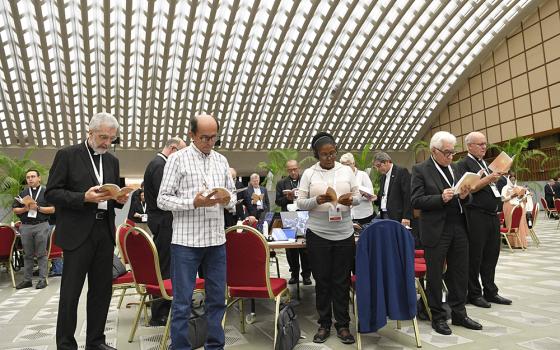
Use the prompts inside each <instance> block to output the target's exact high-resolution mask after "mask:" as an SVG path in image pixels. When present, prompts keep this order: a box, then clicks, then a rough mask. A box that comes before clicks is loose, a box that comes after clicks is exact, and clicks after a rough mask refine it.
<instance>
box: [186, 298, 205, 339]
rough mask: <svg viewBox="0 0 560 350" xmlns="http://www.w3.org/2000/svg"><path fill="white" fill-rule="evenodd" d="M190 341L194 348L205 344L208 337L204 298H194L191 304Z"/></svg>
mask: <svg viewBox="0 0 560 350" xmlns="http://www.w3.org/2000/svg"><path fill="white" fill-rule="evenodd" d="M188 333H189V334H188V339H189V343H191V348H192V349H197V348H200V347H203V346H204V343H205V342H206V338H207V337H208V320H207V319H206V312H205V310H204V300H196V299H195V298H193V301H192V304H191V316H190V317H189V332H188Z"/></svg>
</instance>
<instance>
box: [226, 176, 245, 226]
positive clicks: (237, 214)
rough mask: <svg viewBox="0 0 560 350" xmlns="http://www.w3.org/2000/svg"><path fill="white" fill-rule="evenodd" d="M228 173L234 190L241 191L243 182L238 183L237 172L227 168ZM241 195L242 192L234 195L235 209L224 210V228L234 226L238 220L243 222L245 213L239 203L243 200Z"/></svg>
mask: <svg viewBox="0 0 560 350" xmlns="http://www.w3.org/2000/svg"><path fill="white" fill-rule="evenodd" d="M229 173H230V175H231V178H232V179H233V182H235V189H236V190H240V189H243V187H245V186H244V185H243V182H241V181H239V180H238V179H237V171H236V170H235V169H234V168H229ZM243 193H244V191H241V192H237V193H236V194H235V196H236V198H237V202H236V204H235V207H234V208H232V209H231V210H230V209H225V208H224V222H225V225H226V228H228V227H230V226H233V225H236V224H237V221H239V220H244V219H245V211H244V210H243V202H240V200H242V199H243Z"/></svg>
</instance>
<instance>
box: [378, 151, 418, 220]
mask: <svg viewBox="0 0 560 350" xmlns="http://www.w3.org/2000/svg"><path fill="white" fill-rule="evenodd" d="M373 166H374V167H375V168H376V169H377V171H379V172H380V173H381V174H382V175H381V187H380V188H379V194H378V195H377V199H376V200H375V201H374V202H373V203H374V204H375V205H377V206H378V207H379V217H380V218H381V219H391V220H395V221H398V222H400V223H402V224H403V225H405V226H410V220H411V219H412V212H411V209H410V173H409V172H408V170H407V169H406V168H401V167H399V166H397V165H395V164H393V161H392V160H391V157H390V156H389V155H388V154H387V153H385V152H378V153H376V154H375V156H374V157H373Z"/></svg>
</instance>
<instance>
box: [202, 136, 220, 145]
mask: <svg viewBox="0 0 560 350" xmlns="http://www.w3.org/2000/svg"><path fill="white" fill-rule="evenodd" d="M198 138H199V139H200V141H202V142H204V143H209V142H215V141H216V140H217V139H218V136H217V135H214V136H206V135H202V136H198Z"/></svg>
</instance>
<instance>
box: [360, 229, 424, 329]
mask: <svg viewBox="0 0 560 350" xmlns="http://www.w3.org/2000/svg"><path fill="white" fill-rule="evenodd" d="M356 300H357V301H356V302H357V303H358V318H359V325H360V329H359V331H360V333H369V332H375V331H377V330H378V329H380V328H382V327H384V326H385V325H386V324H387V317H389V318H390V319H392V320H411V319H413V318H414V316H416V288H415V275H414V238H413V237H412V235H411V234H410V232H409V231H408V230H407V229H406V228H405V227H404V226H403V225H401V224H400V223H398V222H396V221H393V220H374V222H373V224H371V225H369V226H368V227H367V228H366V229H365V230H364V231H363V232H362V233H361V234H360V239H359V241H358V244H357V246H356Z"/></svg>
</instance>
